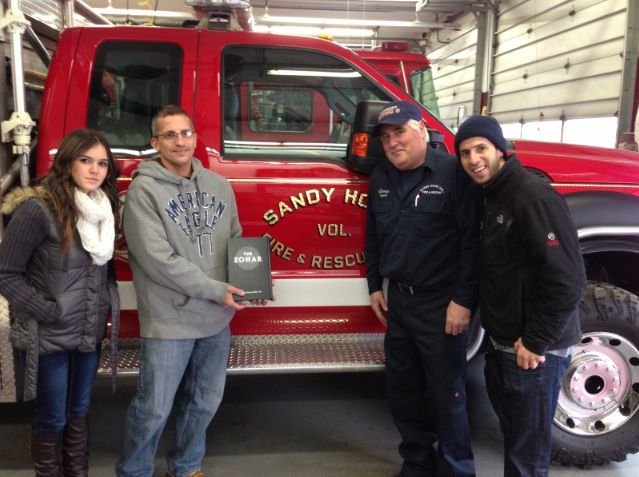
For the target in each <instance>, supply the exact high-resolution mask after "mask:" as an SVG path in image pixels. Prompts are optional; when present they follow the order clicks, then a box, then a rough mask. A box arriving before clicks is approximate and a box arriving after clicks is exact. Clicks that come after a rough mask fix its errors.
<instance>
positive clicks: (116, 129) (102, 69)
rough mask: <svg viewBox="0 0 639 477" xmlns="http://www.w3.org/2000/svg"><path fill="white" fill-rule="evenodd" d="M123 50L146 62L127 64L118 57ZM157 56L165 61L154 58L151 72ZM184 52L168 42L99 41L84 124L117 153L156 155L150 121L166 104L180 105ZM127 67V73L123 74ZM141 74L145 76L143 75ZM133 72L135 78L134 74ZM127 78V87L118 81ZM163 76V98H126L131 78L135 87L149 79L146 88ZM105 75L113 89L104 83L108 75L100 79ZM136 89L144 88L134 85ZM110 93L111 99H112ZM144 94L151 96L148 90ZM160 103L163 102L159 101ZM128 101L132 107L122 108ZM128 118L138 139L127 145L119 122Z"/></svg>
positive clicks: (176, 45)
mask: <svg viewBox="0 0 639 477" xmlns="http://www.w3.org/2000/svg"><path fill="white" fill-rule="evenodd" d="M127 54H133V55H135V56H134V57H135V58H138V59H139V58H140V57H141V56H146V58H147V61H146V63H147V64H146V65H140V63H139V61H134V60H133V59H132V61H131V62H129V63H126V62H125V61H123V59H122V58H123V57H126V55H127ZM159 54H162V55H166V56H167V58H168V60H169V61H168V62H167V61H160V62H158V65H161V68H155V69H156V71H151V69H152V68H153V66H151V65H152V64H153V61H152V59H153V55H156V57H157V55H159ZM110 55H115V56H116V57H117V59H118V61H117V62H114V63H117V66H116V65H115V64H114V63H109V56H110ZM184 56H185V55H184V49H183V48H182V46H181V45H179V44H176V43H173V42H157V41H129V40H109V41H105V42H103V43H101V44H100V45H99V46H98V47H97V49H96V53H95V56H94V64H93V68H92V71H91V77H90V78H91V85H90V93H89V99H88V104H87V116H86V127H87V128H90V129H95V130H96V131H99V132H100V133H102V134H103V135H104V136H105V137H106V138H107V140H108V141H109V144H110V146H111V147H112V151H113V152H114V153H115V154H116V155H118V156H122V157H127V156H128V157H139V158H144V157H154V156H155V155H157V152H156V151H155V150H154V149H153V148H152V147H151V134H152V133H151V120H152V119H153V117H154V116H155V114H157V112H158V111H159V110H160V109H162V107H163V106H166V104H179V100H180V93H181V91H182V74H183V70H184ZM149 59H150V60H149ZM145 68H146V71H145ZM127 69H128V74H125V73H126V72H127V71H125V70H127ZM162 70H164V72H162ZM150 73H152V74H157V73H160V74H159V76H157V77H155V78H149V77H148V75H149V74H150ZM145 74H146V75H147V78H144V75H145ZM135 75H137V76H140V77H139V78H135ZM127 76H128V82H129V83H130V84H129V85H128V86H127V85H126V84H123V83H125V80H123V79H122V78H125V77H127ZM162 77H168V82H167V84H166V85H164V86H166V88H165V89H166V91H165V95H164V96H162V97H161V98H156V100H155V103H156V104H155V105H154V104H152V103H151V102H150V101H149V102H147V103H148V104H147V103H144V102H141V101H135V100H134V99H129V98H126V97H125V93H126V92H127V88H131V86H133V85H132V84H131V82H136V81H137V83H138V86H140V84H144V81H145V80H147V81H148V82H149V84H148V85H147V86H148V87H149V88H150V87H151V86H153V85H152V84H151V82H153V81H156V80H158V79H160V78H162ZM105 78H110V80H111V81H113V82H114V85H113V87H112V88H110V87H108V86H107V85H106V84H105V81H109V80H108V79H107V80H105ZM161 86H162V85H161ZM147 89H148V88H147ZM109 90H111V91H109ZM137 92H138V93H141V92H144V91H141V90H139V89H138V91H137ZM146 93H149V91H148V90H147V91H146ZM111 95H113V96H114V97H111ZM147 96H148V98H149V99H151V97H152V96H153V93H151V94H148V95H147ZM138 99H139V98H138ZM165 102H166V104H164V103H165ZM127 103H128V105H129V109H131V110H130V111H127V110H126V106H127ZM136 107H137V108H138V110H137V111H136V110H135V108H136ZM107 108H108V109H107ZM145 111H146V112H147V114H140V112H145ZM105 112H106V113H107V114H112V116H106V114H103V113H105ZM125 115H126V116H125ZM127 116H128V121H127V122H128V123H129V124H131V123H135V128H136V131H135V132H134V134H135V135H137V136H139V137H140V138H141V140H138V141H136V143H132V142H130V143H126V142H125V141H122V140H121V135H122V134H129V132H127V127H125V126H124V123H125V119H126V118H127ZM105 124H110V126H111V127H110V128H109V129H108V130H107V129H106V128H105V127H104V125H105ZM121 131H122V132H121ZM125 137H126V136H125ZM145 141H146V142H145ZM143 142H144V144H143Z"/></svg>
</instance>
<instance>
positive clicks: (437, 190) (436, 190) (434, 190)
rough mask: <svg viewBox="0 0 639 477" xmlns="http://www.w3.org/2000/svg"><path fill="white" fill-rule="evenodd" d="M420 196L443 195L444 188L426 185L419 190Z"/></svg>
mask: <svg viewBox="0 0 639 477" xmlns="http://www.w3.org/2000/svg"><path fill="white" fill-rule="evenodd" d="M419 191H420V192H421V193H422V194H434V195H442V194H443V193H444V188H443V187H442V186H440V185H437V184H428V185H425V186H424V187H422V188H421V189H419Z"/></svg>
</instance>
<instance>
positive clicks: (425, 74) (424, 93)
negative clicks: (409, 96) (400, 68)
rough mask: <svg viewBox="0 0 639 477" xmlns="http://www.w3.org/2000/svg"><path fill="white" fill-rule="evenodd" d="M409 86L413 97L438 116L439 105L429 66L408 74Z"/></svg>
mask: <svg viewBox="0 0 639 477" xmlns="http://www.w3.org/2000/svg"><path fill="white" fill-rule="evenodd" d="M409 81H410V87H411V89H412V92H413V98H415V99H416V100H417V101H418V102H419V103H421V104H422V105H423V106H424V107H426V109H428V110H429V111H430V112H431V113H432V114H433V116H435V117H437V118H438V117H439V107H438V106H437V95H436V94H435V82H434V81H433V72H432V70H431V69H430V68H424V69H422V70H417V71H413V72H412V73H411V74H410V79H409Z"/></svg>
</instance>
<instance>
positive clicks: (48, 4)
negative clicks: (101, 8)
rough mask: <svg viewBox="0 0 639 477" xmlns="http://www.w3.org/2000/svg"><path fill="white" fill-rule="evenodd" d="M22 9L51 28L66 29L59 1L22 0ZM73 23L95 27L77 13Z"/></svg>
mask: <svg viewBox="0 0 639 477" xmlns="http://www.w3.org/2000/svg"><path fill="white" fill-rule="evenodd" d="M105 3H106V2H105ZM20 8H21V10H22V12H23V13H24V14H25V15H29V16H31V17H33V18H35V19H36V20H39V21H41V22H42V23H44V24H45V25H49V26H50V27H51V28H54V29H56V30H58V31H62V29H63V28H64V17H63V14H62V8H63V7H62V2H60V1H58V0H20ZM132 8H133V7H132ZM73 22H74V23H75V25H76V26H86V25H93V23H91V22H90V21H88V20H87V19H86V18H84V17H83V16H82V15H78V14H77V13H76V14H75V15H73Z"/></svg>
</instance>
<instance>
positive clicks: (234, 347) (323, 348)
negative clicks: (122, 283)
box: [98, 333, 385, 375]
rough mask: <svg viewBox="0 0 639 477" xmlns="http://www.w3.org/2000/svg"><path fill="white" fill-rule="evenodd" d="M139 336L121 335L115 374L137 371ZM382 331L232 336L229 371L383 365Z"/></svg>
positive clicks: (106, 357) (105, 358) (103, 363)
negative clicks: (129, 337) (130, 337)
mask: <svg viewBox="0 0 639 477" xmlns="http://www.w3.org/2000/svg"><path fill="white" fill-rule="evenodd" d="M139 347H140V340H139V339H121V340H119V346H118V364H117V366H118V375H135V374H137V373H138V367H139V362H138V351H139ZM110 359H111V349H110V344H109V341H108V340H105V342H104V344H103V346H102V359H101V360H100V367H99V369H98V374H99V375H110V374H111V363H110ZM384 359H385V358H384V334H383V333H362V334H334V335H259V336H233V337H232V338H231V353H230V356H229V361H228V368H227V369H228V373H229V374H261V373H263V374H267V373H320V372H332V371H336V372H348V371H378V370H383V369H384Z"/></svg>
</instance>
